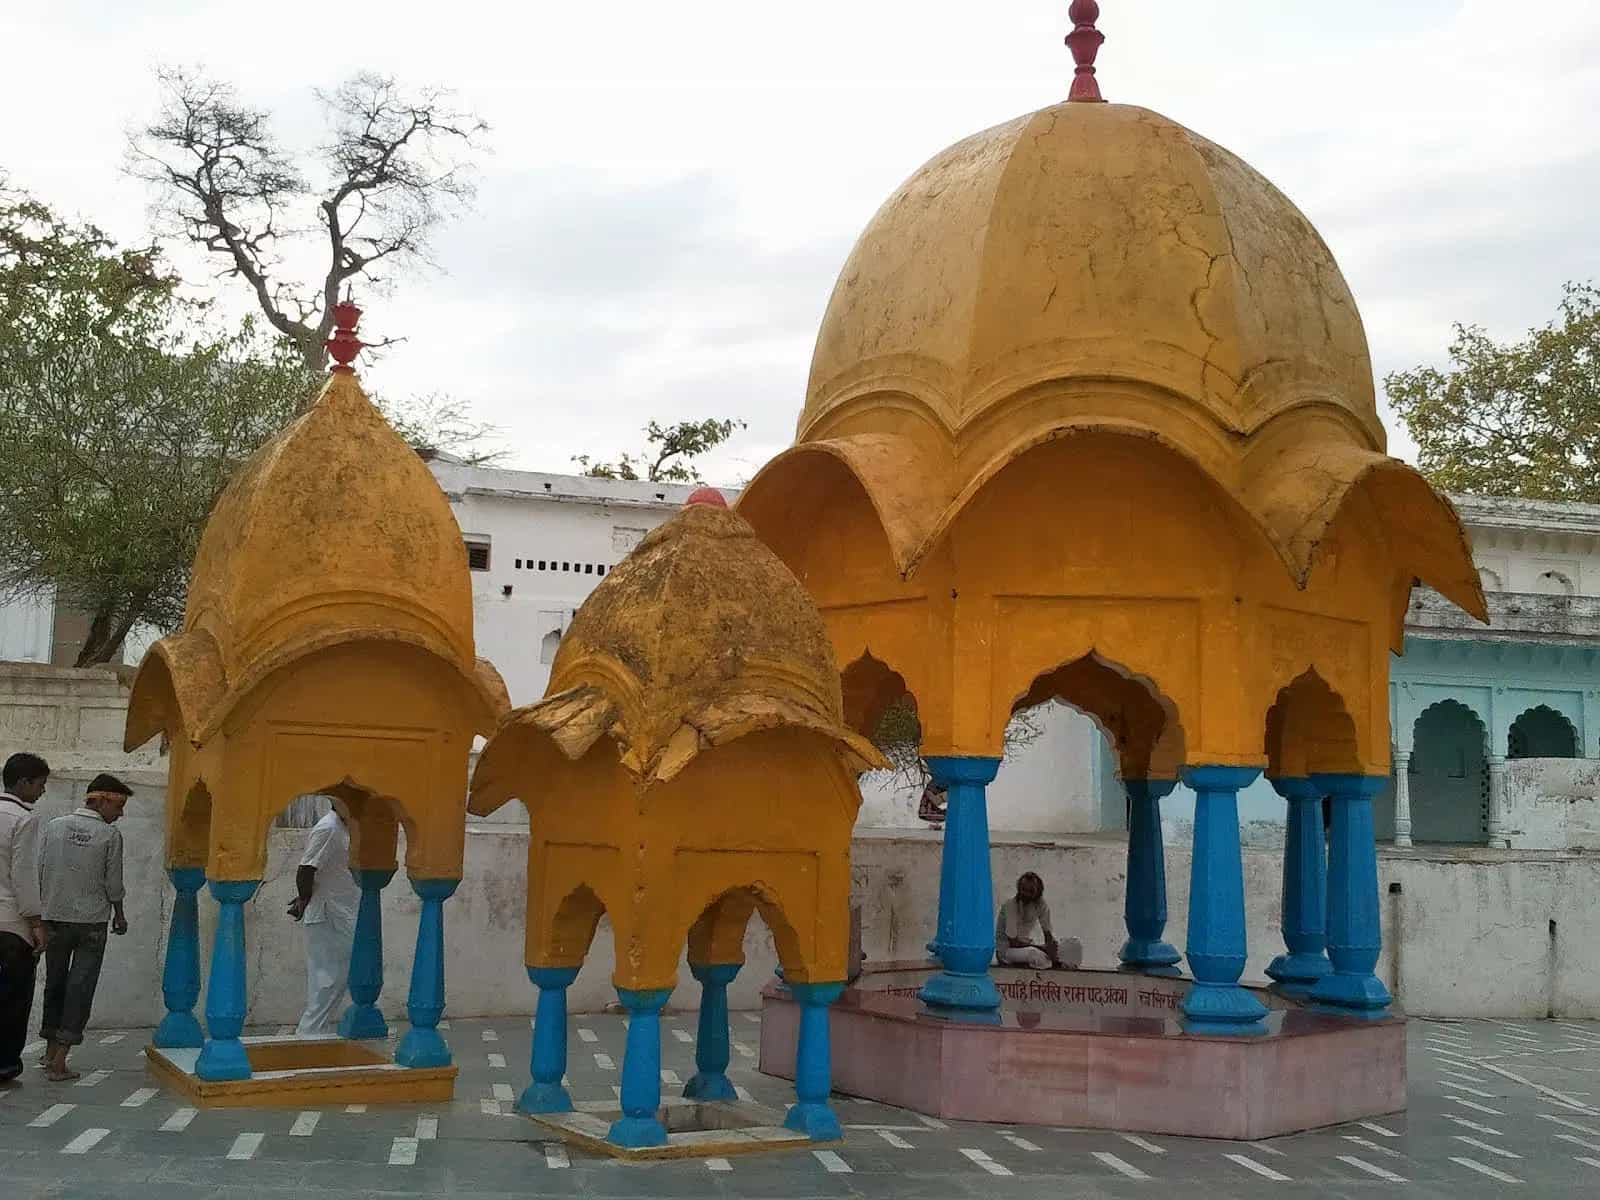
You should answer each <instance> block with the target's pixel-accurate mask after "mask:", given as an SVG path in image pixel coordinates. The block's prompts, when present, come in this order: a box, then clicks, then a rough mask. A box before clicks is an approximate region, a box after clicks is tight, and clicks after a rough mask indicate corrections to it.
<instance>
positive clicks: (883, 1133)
mask: <svg viewBox="0 0 1600 1200" xmlns="http://www.w3.org/2000/svg"><path fill="white" fill-rule="evenodd" d="M878 1136H879V1137H881V1138H882V1139H883V1140H884V1141H886V1142H888V1143H889V1145H891V1146H893V1147H894V1148H895V1149H896V1150H910V1149H911V1148H912V1147H911V1143H910V1142H908V1141H906V1140H905V1138H903V1137H901V1136H900V1135H899V1134H898V1133H891V1132H890V1131H889V1130H887V1129H880V1130H878Z"/></svg>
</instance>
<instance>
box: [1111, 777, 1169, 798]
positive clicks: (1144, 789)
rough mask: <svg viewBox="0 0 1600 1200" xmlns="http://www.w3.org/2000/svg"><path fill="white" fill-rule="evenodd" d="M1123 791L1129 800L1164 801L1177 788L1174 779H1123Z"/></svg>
mask: <svg viewBox="0 0 1600 1200" xmlns="http://www.w3.org/2000/svg"><path fill="white" fill-rule="evenodd" d="M1122 786H1123V789H1124V790H1125V791H1126V792H1127V793H1128V796H1129V797H1130V798H1131V799H1136V800H1137V799H1145V800H1164V799H1165V798H1166V797H1168V796H1170V795H1172V789H1173V788H1175V787H1177V786H1178V781H1177V780H1176V779H1124V780H1123V781H1122Z"/></svg>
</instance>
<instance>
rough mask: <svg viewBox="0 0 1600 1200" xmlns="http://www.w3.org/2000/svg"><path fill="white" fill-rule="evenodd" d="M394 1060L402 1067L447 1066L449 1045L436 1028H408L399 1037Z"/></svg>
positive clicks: (449, 1058) (448, 1062)
mask: <svg viewBox="0 0 1600 1200" xmlns="http://www.w3.org/2000/svg"><path fill="white" fill-rule="evenodd" d="M394 1061H395V1062H397V1063H398V1064H399V1065H400V1066H402V1067H448V1066H449V1065H450V1064H451V1062H452V1061H453V1060H452V1059H451V1057H450V1046H449V1045H448V1044H447V1043H446V1042H445V1040H444V1037H443V1036H442V1035H441V1034H440V1033H439V1031H438V1030H437V1029H415V1028H413V1029H410V1030H408V1031H407V1032H406V1035H405V1037H403V1038H401V1039H400V1048H399V1049H398V1050H396V1051H395V1055H394Z"/></svg>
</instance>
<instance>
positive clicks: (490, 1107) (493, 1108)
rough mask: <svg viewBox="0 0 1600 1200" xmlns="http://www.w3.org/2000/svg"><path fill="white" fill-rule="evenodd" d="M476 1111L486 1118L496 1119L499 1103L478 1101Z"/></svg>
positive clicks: (498, 1113)
mask: <svg viewBox="0 0 1600 1200" xmlns="http://www.w3.org/2000/svg"><path fill="white" fill-rule="evenodd" d="M478 1109H479V1111H480V1112H482V1113H483V1115H484V1116H486V1117H498V1116H499V1115H500V1101H498V1100H479V1101H478Z"/></svg>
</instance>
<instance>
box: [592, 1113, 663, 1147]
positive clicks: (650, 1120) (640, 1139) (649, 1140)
mask: <svg viewBox="0 0 1600 1200" xmlns="http://www.w3.org/2000/svg"><path fill="white" fill-rule="evenodd" d="M606 1141H608V1142H610V1143H611V1144H612V1145H614V1146H622V1147H625V1148H626V1149H630V1150H634V1149H638V1148H639V1147H641V1146H665V1145H666V1144H667V1128H666V1126H665V1125H663V1124H662V1123H661V1122H660V1121H658V1120H657V1119H656V1118H655V1117H622V1118H621V1119H619V1120H616V1121H613V1122H611V1128H610V1130H609V1131H607V1133H606Z"/></svg>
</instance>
